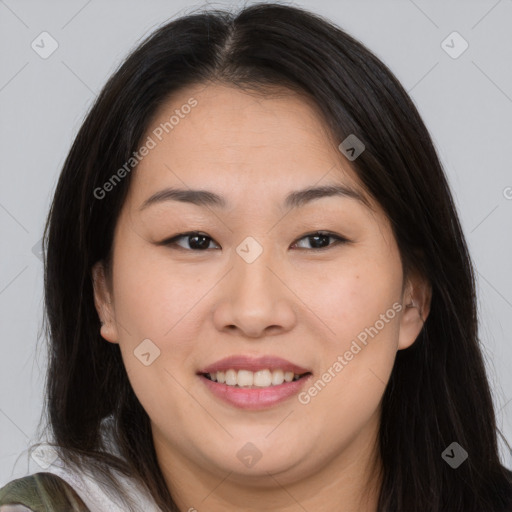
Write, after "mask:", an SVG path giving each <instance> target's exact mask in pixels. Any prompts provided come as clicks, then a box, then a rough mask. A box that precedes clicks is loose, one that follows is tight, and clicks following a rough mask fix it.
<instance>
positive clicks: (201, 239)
mask: <svg viewBox="0 0 512 512" xmlns="http://www.w3.org/2000/svg"><path fill="white" fill-rule="evenodd" d="M182 239H184V240H185V244H186V245H188V247H184V246H183V245H181V244H179V243H178V241H181V240H182ZM210 241H211V242H213V239H212V238H211V237H209V236H208V235H206V234H204V233H200V232H199V231H190V232H188V233H180V234H178V235H175V236H173V237H171V238H167V239H166V240H163V241H162V242H160V243H159V244H158V245H166V246H168V247H171V248H174V247H173V246H177V247H179V248H180V249H183V250H186V251H195V252H199V251H206V250H208V246H209V244H210ZM217 247H218V248H220V247H219V246H218V245H217Z"/></svg>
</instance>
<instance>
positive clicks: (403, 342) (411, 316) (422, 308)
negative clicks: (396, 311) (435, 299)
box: [398, 275, 432, 350]
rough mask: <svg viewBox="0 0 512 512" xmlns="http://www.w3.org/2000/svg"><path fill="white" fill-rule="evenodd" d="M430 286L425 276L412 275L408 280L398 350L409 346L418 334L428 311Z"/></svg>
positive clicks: (430, 294)
mask: <svg viewBox="0 0 512 512" xmlns="http://www.w3.org/2000/svg"><path fill="white" fill-rule="evenodd" d="M431 300H432V287H431V285H430V283H429V282H428V281H427V279H426V278H424V277H421V276H418V275H416V276H414V277H413V278H411V279H410V280H409V282H408V283H407V286H406V291H405V293H404V297H403V304H404V308H403V313H402V318H401V320H400V334H399V338H398V350H403V349H405V348H409V347H410V346H411V345H412V344H413V343H414V342H415V341H416V339H417V337H418V336H419V334H420V332H421V330H422V329H423V325H424V324H425V321H426V320H427V317H428V315H429V313H430V304H431Z"/></svg>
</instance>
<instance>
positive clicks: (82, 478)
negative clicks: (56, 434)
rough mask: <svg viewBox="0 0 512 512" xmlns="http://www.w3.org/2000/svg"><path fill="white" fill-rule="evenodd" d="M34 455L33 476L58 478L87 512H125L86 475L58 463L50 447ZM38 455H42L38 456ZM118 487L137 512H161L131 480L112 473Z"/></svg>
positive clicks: (38, 450)
mask: <svg viewBox="0 0 512 512" xmlns="http://www.w3.org/2000/svg"><path fill="white" fill-rule="evenodd" d="M37 452H38V453H37V454H36V455H35V456H34V455H33V456H32V459H33V461H35V462H37V467H35V471H34V472H41V471H43V472H47V473H52V474H54V475H57V476H59V477H61V478H62V479H63V480H65V481H66V482H67V483H68V484H69V485H71V487H73V489H74V490H75V491H76V493H77V494H78V496H80V498H82V500H83V501H84V503H85V504H86V505H87V507H88V508H89V510H90V512H126V510H125V509H124V508H121V503H120V500H119V499H118V500H117V501H116V499H115V496H110V495H109V494H107V492H106V491H105V490H104V489H103V487H102V486H100V485H99V483H98V482H96V480H95V479H94V478H93V477H92V476H91V475H90V474H89V473H88V472H86V471H77V470H75V469H73V468H70V467H69V466H67V465H66V464H65V463H64V462H63V461H62V459H60V458H59V457H58V456H57V454H56V452H55V450H54V449H53V448H51V447H50V446H49V445H43V447H42V449H37ZM41 454H44V455H43V456H41ZM114 474H115V476H116V480H117V481H118V482H119V487H120V488H121V489H122V490H123V491H125V492H126V493H127V494H128V495H129V496H130V497H131V498H132V499H133V501H134V502H135V503H136V504H137V510H138V511H140V512H161V509H160V508H159V507H158V506H157V505H156V503H155V502H154V500H153V498H152V497H151V496H150V495H148V493H147V492H146V491H145V490H143V489H141V486H140V485H139V484H138V482H136V481H135V480H134V479H132V478H128V477H126V476H124V475H122V474H120V473H119V472H117V471H114Z"/></svg>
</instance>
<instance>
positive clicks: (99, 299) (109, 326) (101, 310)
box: [92, 261, 118, 343]
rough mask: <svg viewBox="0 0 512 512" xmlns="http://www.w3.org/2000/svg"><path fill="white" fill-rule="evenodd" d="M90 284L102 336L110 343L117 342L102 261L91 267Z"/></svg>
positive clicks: (110, 296) (110, 299)
mask: <svg viewBox="0 0 512 512" xmlns="http://www.w3.org/2000/svg"><path fill="white" fill-rule="evenodd" d="M92 284H93V289H94V306H95V308H96V312H97V313H98V316H99V319H100V323H101V328H100V334H101V336H102V338H104V339H105V340H106V341H110V342H111V343H117V342H118V339H117V327H116V322H115V314H114V307H113V305H112V295H111V291H110V289H109V285H108V283H107V279H106V275H105V266H104V263H103V261H98V262H97V263H95V264H94V266H93V267H92Z"/></svg>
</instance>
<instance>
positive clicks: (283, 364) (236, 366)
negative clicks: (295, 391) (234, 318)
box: [198, 355, 310, 375]
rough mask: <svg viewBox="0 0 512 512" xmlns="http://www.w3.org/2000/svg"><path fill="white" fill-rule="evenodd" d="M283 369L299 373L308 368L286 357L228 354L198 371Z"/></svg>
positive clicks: (306, 371) (306, 370) (305, 371)
mask: <svg viewBox="0 0 512 512" xmlns="http://www.w3.org/2000/svg"><path fill="white" fill-rule="evenodd" d="M266 369H269V370H271V371H272V370H283V371H284V372H293V373H295V374H297V375H301V374H303V373H309V372H310V370H308V369H307V368H303V367H302V366H299V365H297V364H294V363H292V362H290V361H287V360H286V359H283V358H281V357H275V356H260V357H250V356H243V355H237V356H230V357H226V358H224V359H220V360H219V361H217V362H215V363H213V364H211V365H209V366H206V367H205V368H203V369H202V370H200V371H199V372H198V373H200V374H202V373H215V372H225V371H226V370H249V371H252V372H257V371H259V370H266Z"/></svg>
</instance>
